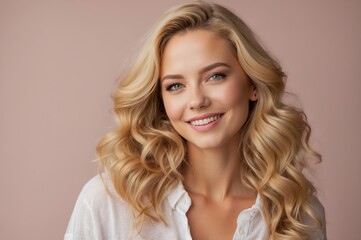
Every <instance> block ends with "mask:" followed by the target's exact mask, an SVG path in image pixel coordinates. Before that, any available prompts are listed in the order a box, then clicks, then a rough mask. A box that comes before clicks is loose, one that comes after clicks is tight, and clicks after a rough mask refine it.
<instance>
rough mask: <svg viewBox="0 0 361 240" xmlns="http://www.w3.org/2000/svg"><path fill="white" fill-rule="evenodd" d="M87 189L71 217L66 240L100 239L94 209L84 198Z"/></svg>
mask: <svg viewBox="0 0 361 240" xmlns="http://www.w3.org/2000/svg"><path fill="white" fill-rule="evenodd" d="M84 191H86V190H85V189H83V190H82V192H81V193H80V195H79V197H78V200H77V202H76V204H75V207H74V210H73V213H72V215H71V218H70V221H69V224H68V227H67V230H66V233H65V235H64V240H73V239H74V240H75V239H76V240H78V239H89V240H95V239H100V237H99V235H98V231H97V226H99V224H97V219H96V218H95V216H94V212H93V209H92V208H91V207H90V205H89V202H88V201H87V199H86V197H85V196H84V195H85V194H84Z"/></svg>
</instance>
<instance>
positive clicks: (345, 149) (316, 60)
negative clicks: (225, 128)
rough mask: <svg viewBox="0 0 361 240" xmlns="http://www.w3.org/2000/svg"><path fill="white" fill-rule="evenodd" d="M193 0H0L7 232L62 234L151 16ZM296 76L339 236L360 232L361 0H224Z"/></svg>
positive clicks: (1, 166) (318, 176)
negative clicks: (119, 82)
mask: <svg viewBox="0 0 361 240" xmlns="http://www.w3.org/2000/svg"><path fill="white" fill-rule="evenodd" d="M182 2H183V1H176V0H173V1H169V0H167V1H166V0H157V1H143V2H141V1H120V0H119V1H95V0H90V1H89V0H88V1H85V0H83V1H81V0H72V1H70V0H68V1H60V0H59V1H55V0H52V1H51V0H48V1H45V0H44V1H25V0H24V1H16V0H15V1H14V0H1V1H0V153H1V158H0V239H5V240H7V239H34V240H35V239H36V240H42V239H44V240H47V239H62V238H63V234H64V231H65V229H66V226H67V223H68V220H69V217H70V214H71V212H72V209H73V207H74V204H75V201H76V198H77V196H78V194H79V192H80V190H81V188H82V186H83V185H84V184H85V183H86V182H87V181H88V180H89V179H90V178H91V177H92V176H94V175H95V174H96V172H97V167H96V164H95V163H94V162H93V160H95V159H96V155H95V146H96V144H97V142H98V141H99V139H100V138H101V137H102V136H103V135H104V134H106V133H107V132H108V131H110V130H111V129H112V128H113V127H114V126H115V124H114V117H113V115H112V111H111V110H112V100H111V93H112V92H113V91H114V89H115V88H116V86H117V79H118V77H119V76H120V75H121V74H122V72H124V70H125V69H126V68H127V66H128V62H129V61H130V60H131V59H132V58H133V56H134V54H135V53H136V52H137V51H138V49H139V47H140V46H141V43H142V40H143V39H144V36H145V35H146V33H147V32H148V31H149V29H150V27H151V26H152V25H153V23H154V22H155V21H156V20H157V19H158V18H159V16H160V15H161V14H162V13H163V12H164V11H165V10H166V9H168V8H169V7H170V6H173V5H175V4H179V3H182ZM216 2H220V3H222V4H223V5H225V6H227V7H229V8H230V9H232V10H233V11H234V12H235V13H237V14H238V15H239V16H241V18H242V19H243V20H244V21H245V22H246V23H248V24H249V26H250V27H251V28H252V29H253V30H254V31H255V32H256V34H257V35H258V37H259V38H260V39H261V41H262V43H263V45H264V46H265V47H266V48H267V49H268V50H269V51H270V52H271V53H272V54H273V55H274V56H276V58H277V59H278V60H279V61H280V62H281V65H282V66H283V68H284V70H285V72H286V73H287V74H288V80H287V90H288V91H290V92H292V93H294V94H295V95H297V98H295V100H293V101H294V102H295V103H297V104H298V105H300V106H302V107H303V108H304V109H305V111H306V113H307V115H308V117H309V121H310V123H311V126H312V130H313V132H312V134H313V135H312V145H313V146H314V147H315V148H316V149H317V150H318V151H319V152H320V153H321V154H322V156H323V162H322V163H321V164H319V165H316V166H315V168H314V170H313V171H312V173H311V174H310V175H312V176H313V177H312V179H313V181H314V183H315V184H316V186H317V188H318V189H319V191H318V194H319V198H320V200H321V201H322V202H323V204H324V206H325V208H326V214H327V228H328V229H327V230H328V237H329V239H359V237H360V236H361V228H360V226H361V220H360V219H361V207H360V205H359V202H360V198H361V187H360V184H361V174H360V171H361V163H360V162H361V157H360V154H359V152H358V151H359V150H360V149H361V144H360V136H361V126H360V124H361V94H360V91H361V79H360V76H361V44H360V43H361V31H360V25H361V12H360V9H361V1H357V0H355V1H352V0H346V1H341V0H338V1H335V0H328V1H326V0H318V1H311V0H309V1H307V0H306V1H287V0H273V1H258V0H256V1H255V0H249V1H236V0H233V1H232V0H224V1H216Z"/></svg>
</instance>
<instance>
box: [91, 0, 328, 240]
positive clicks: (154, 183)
mask: <svg viewBox="0 0 361 240" xmlns="http://www.w3.org/2000/svg"><path fill="white" fill-rule="evenodd" d="M194 29H205V30H209V31H212V32H214V33H216V34H218V35H219V36H221V37H222V38H224V39H226V40H228V41H229V43H230V44H231V46H232V47H233V48H234V49H235V53H236V55H237V58H238V60H239V62H240V64H241V66H242V68H243V70H244V71H245V73H246V74H247V76H248V78H249V79H250V81H251V82H252V83H253V84H254V86H255V87H256V89H257V92H258V100H257V101H256V102H252V103H250V104H251V108H250V115H249V118H248V120H247V122H246V123H245V125H244V126H243V128H242V129H243V133H242V134H243V135H242V138H241V139H240V147H239V149H240V152H241V156H242V159H240V161H241V168H242V169H241V172H242V178H243V182H244V184H246V186H247V187H249V188H250V189H253V190H255V191H257V192H258V194H259V196H260V198H261V200H262V208H263V210H262V211H263V214H264V216H265V219H266V223H267V225H268V227H269V232H270V236H271V238H272V239H300V238H303V237H304V236H305V235H306V233H307V231H308V229H309V228H311V227H312V226H308V225H307V224H305V221H304V219H305V218H309V219H312V220H313V221H314V222H315V223H316V228H317V227H318V228H321V227H322V226H321V223H320V220H318V219H317V216H316V213H315V212H314V210H313V209H312V207H311V204H310V197H311V196H312V195H313V194H314V193H315V188H314V186H313V185H312V183H311V182H310V181H308V180H307V178H306V177H305V176H304V175H303V173H302V170H303V168H304V167H305V166H306V165H307V161H306V159H307V158H306V156H307V157H309V156H311V157H316V159H318V160H319V161H320V160H321V158H320V155H319V154H318V153H316V152H315V151H313V150H312V149H311V148H310V146H309V137H310V133H311V128H310V126H309V124H308V123H307V119H306V116H305V114H304V112H303V111H302V110H300V109H297V108H295V107H292V106H289V105H287V104H285V103H283V102H282V97H283V94H284V88H285V83H284V81H285V74H284V73H283V72H282V70H281V67H280V66H279V64H278V63H277V62H276V61H275V60H274V59H273V58H272V57H271V56H270V55H269V54H268V53H267V52H266V51H265V50H264V48H263V47H262V46H261V45H260V44H259V43H258V41H257V40H256V38H255V36H254V34H253V33H252V31H251V30H250V29H249V28H248V27H247V25H246V24H245V23H244V22H243V21H242V20H241V19H240V18H239V17H237V16H236V15H235V14H234V13H232V12H231V11H229V10H228V9H226V8H224V7H222V6H220V5H218V4H213V3H207V2H203V1H198V2H195V3H190V4H184V5H180V6H177V7H175V8H173V9H171V10H169V11H168V12H167V13H166V14H165V15H164V16H163V17H162V18H161V19H160V20H159V22H158V24H157V25H156V26H155V28H154V30H153V31H152V32H151V35H150V36H149V38H148V41H147V42H146V44H145V47H144V49H143V51H142V52H141V53H140V55H139V57H138V59H137V60H136V61H135V63H134V65H133V66H132V68H131V69H130V71H129V72H128V73H127V74H126V75H125V76H124V77H123V78H122V79H121V81H120V84H119V87H118V89H117V90H116V92H115V94H114V111H115V114H116V116H117V118H118V120H119V125H118V127H117V129H115V130H114V131H112V132H111V133H109V134H107V135H106V136H105V137H104V138H103V139H102V140H101V142H100V143H99V145H98V147H97V153H98V156H99V159H100V164H101V166H102V167H103V169H105V170H106V171H107V172H108V173H109V174H110V176H111V178H112V182H113V185H114V187H115V189H116V191H117V193H118V194H119V195H120V196H121V198H122V199H124V200H125V201H126V202H127V203H128V204H129V205H130V206H131V207H132V208H133V210H134V212H135V213H136V214H137V216H136V218H135V223H136V224H141V223H142V222H143V221H144V220H145V219H150V220H161V221H163V222H164V223H166V221H167V219H166V218H165V216H164V213H163V210H162V203H163V201H164V200H165V198H166V196H167V193H168V192H169V191H170V190H171V189H172V188H173V187H174V186H175V185H176V184H177V183H178V181H181V180H183V177H182V174H183V172H184V169H185V165H186V155H187V149H186V145H185V141H184V139H182V137H181V136H180V135H179V134H178V133H177V132H176V131H175V130H174V129H173V127H172V125H171V124H170V122H169V120H168V118H167V116H166V113H165V110H164V107H163V103H162V98H161V94H160V86H159V72H160V61H161V57H162V54H163V50H164V48H165V45H166V44H167V42H168V41H169V39H170V38H172V36H174V35H175V34H177V33H179V32H182V31H191V30H194ZM305 153H306V154H305Z"/></svg>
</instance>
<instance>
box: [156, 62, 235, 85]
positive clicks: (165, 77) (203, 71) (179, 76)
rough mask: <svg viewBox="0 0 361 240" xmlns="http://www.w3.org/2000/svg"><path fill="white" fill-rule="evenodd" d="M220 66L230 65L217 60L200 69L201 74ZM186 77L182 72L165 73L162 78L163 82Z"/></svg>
mask: <svg viewBox="0 0 361 240" xmlns="http://www.w3.org/2000/svg"><path fill="white" fill-rule="evenodd" d="M219 66H225V67H229V68H230V66H229V65H228V64H226V63H224V62H216V63H213V64H211V65H208V66H206V67H204V68H202V69H201V70H199V75H201V74H203V73H205V72H207V71H209V70H211V69H213V68H216V67H219ZM182 78H184V77H183V76H182V75H180V74H171V75H165V76H164V77H163V78H162V79H161V82H163V81H164V80H165V79H182Z"/></svg>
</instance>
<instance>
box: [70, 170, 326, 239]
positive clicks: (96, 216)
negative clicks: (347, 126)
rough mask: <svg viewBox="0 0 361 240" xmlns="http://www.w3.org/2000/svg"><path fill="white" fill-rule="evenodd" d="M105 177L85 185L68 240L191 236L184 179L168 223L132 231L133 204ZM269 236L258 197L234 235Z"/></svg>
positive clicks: (168, 207) (167, 207)
mask: <svg viewBox="0 0 361 240" xmlns="http://www.w3.org/2000/svg"><path fill="white" fill-rule="evenodd" d="M103 181H104V183H103ZM103 181H102V179H101V178H100V176H96V177H94V178H93V179H91V180H90V181H89V182H88V183H87V184H86V185H85V186H84V188H83V190H82V191H81V193H80V195H79V197H78V200H77V203H76V205H75V208H74V211H73V214H72V216H71V219H70V222H69V225H68V228H67V230H66V233H65V236H64V239H65V240H73V239H74V240H81V239H86V240H93V239H99V240H100V239H103V240H108V239H109V240H110V239H157V240H161V239H166V240H169V239H180V240H190V239H192V237H191V234H190V230H189V226H188V220H187V216H186V213H187V211H188V209H189V207H190V206H191V199H190V197H189V195H188V193H187V192H186V191H185V190H184V187H183V185H182V184H181V183H180V184H178V186H177V187H176V188H175V189H173V190H172V192H171V193H170V194H169V195H168V197H167V201H165V202H164V205H163V207H164V211H165V215H166V217H167V221H168V227H166V226H165V225H164V224H163V223H157V222H145V223H144V224H143V227H142V229H141V230H140V231H133V234H132V221H133V219H134V216H133V213H132V210H131V208H130V207H129V206H128V205H127V203H125V202H124V201H122V199H120V197H119V196H118V195H117V194H116V193H115V190H114V188H113V187H112V184H111V183H110V180H109V179H107V178H105V177H103ZM105 186H106V188H105ZM312 203H313V207H314V208H315V209H316V212H317V214H318V215H319V216H320V217H321V218H322V219H323V220H324V210H323V207H322V205H321V204H320V202H319V201H318V200H317V198H314V199H313V200H312ZM268 237H269V236H268V231H267V226H266V224H265V221H264V218H263V216H262V213H261V202H260V199H259V198H258V197H257V199H256V202H255V204H254V205H253V206H252V207H251V208H248V209H246V210H244V211H242V212H241V213H240V214H239V216H238V219H237V228H236V232H235V233H234V236H233V239H234V240H245V239H247V240H260V239H267V238H268ZM312 239H326V231H324V232H322V233H319V232H317V233H316V232H315V233H313V234H312Z"/></svg>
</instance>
